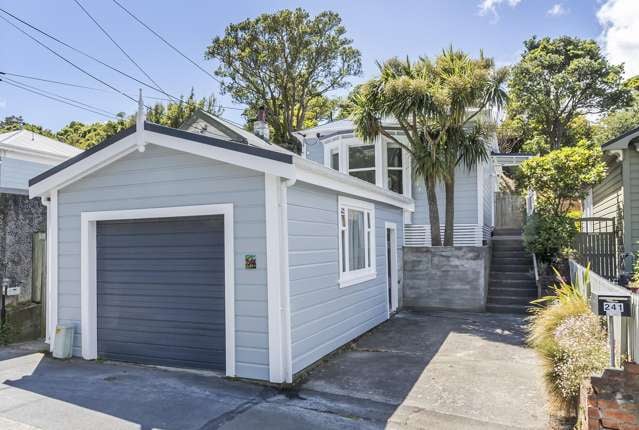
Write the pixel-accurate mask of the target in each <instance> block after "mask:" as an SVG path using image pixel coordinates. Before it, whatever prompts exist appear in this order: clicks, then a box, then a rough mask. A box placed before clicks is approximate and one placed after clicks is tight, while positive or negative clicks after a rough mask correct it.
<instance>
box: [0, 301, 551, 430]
mask: <svg viewBox="0 0 639 430" xmlns="http://www.w3.org/2000/svg"><path fill="white" fill-rule="evenodd" d="M523 329H524V327H523V320H522V318H521V317H517V316H504V315H493V314H460V313H428V314H418V313H412V312H402V313H400V314H398V315H396V316H395V317H393V318H392V319H391V320H389V321H388V322H386V323H384V324H382V325H381V326H379V327H377V328H376V329H374V330H372V331H371V332H370V333H368V334H366V335H364V336H362V337H361V338H359V339H358V340H357V341H356V342H355V343H354V344H353V347H352V348H351V349H348V350H345V351H343V352H340V353H337V354H336V355H334V356H333V357H331V358H330V359H328V360H326V361H325V362H324V363H322V364H321V365H319V366H318V367H317V368H315V369H314V370H312V371H311V372H310V373H309V374H308V375H306V377H305V379H304V380H303V381H302V382H301V383H300V384H299V386H298V388H297V389H296V390H292V391H287V392H280V391H277V390H275V389H274V388H270V387H264V386H260V385H254V384H249V383H244V382H239V381H231V380H227V379H224V378H220V377H215V376H203V375H202V374H196V373H186V372H178V371H167V370H162V369H157V368H151V367H144V366H136V365H128V364H116V363H100V362H86V361H82V360H77V359H73V360H69V361H58V360H53V359H50V358H47V357H45V356H43V355H42V354H29V355H17V356H12V355H11V354H8V355H7V357H9V358H6V359H3V358H2V357H3V355H2V350H0V360H2V361H0V378H1V379H0V382H2V384H1V385H0V419H7V420H11V421H12V422H18V423H22V424H25V425H28V426H31V427H27V428H38V429H44V430H50V429H54V430H55V429H64V430H72V429H91V430H99V429H142V430H147V429H149V430H150V429H156V428H157V429H180V430H186V429H194V430H196V429H200V430H209V429H218V428H220V429H246V428H259V429H271V428H273V429H296V430H297V429H307V428H309V429H311V428H317V429H333V428H335V429H362V428H364V429H379V428H385V427H386V428H425V429H438V430H439V429H443V430H445V429H518V428H521V429H524V428H525V429H533V428H534V429H537V428H538V429H542V428H546V425H545V423H546V420H545V418H546V412H545V410H544V398H543V395H542V390H541V386H540V381H541V378H540V375H539V369H538V366H537V362H536V359H535V356H534V353H533V352H532V351H531V350H529V349H527V348H525V347H523V336H524V332H523Z"/></svg>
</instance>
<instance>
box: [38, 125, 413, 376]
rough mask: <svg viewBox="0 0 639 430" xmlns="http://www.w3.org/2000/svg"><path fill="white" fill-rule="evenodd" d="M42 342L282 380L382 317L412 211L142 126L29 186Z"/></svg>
mask: <svg viewBox="0 0 639 430" xmlns="http://www.w3.org/2000/svg"><path fill="white" fill-rule="evenodd" d="M29 193H30V196H31V197H39V198H42V199H43V201H45V202H46V204H47V205H48V219H47V224H48V232H49V241H48V270H49V272H48V289H49V294H48V295H47V297H48V298H49V301H48V303H47V340H48V341H49V342H50V343H51V344H53V340H54V338H53V333H54V332H55V327H56V326H57V325H59V324H63V323H71V324H74V325H75V327H76V337H75V339H74V355H77V356H81V357H84V358H85V359H96V358H98V357H103V358H107V359H115V360H123V361H132V362H140V363H146V364H159V365H169V366H175V367H195V368H205V369H219V370H222V371H224V372H225V373H226V375H229V376H238V377H244V378H253V379H261V380H269V381H272V382H276V383H281V382H290V381H292V379H293V376H294V375H295V374H296V373H297V372H299V371H301V370H303V369H304V368H305V367H307V366H308V365H310V364H312V363H313V362H315V361H317V360H318V359H320V358H321V357H323V356H324V355H326V354H327V353H329V352H331V351H333V350H335V349H336V348H338V347H340V346H341V345H343V344H345V343H346V342H348V341H350V340H352V339H353V338H355V337H357V336H359V335H361V334H362V333H364V332H366V331H367V330H369V329H370V328H372V327H374V326H375V325H377V324H379V323H381V322H382V321H384V320H386V319H387V318H388V316H389V313H390V312H392V311H393V310H394V309H395V308H396V307H397V305H398V297H399V293H398V291H399V289H400V288H401V273H402V271H401V267H400V265H401V252H402V250H401V244H402V243H403V223H402V219H403V218H402V217H403V211H404V210H409V211H410V210H413V209H414V204H413V201H412V200H411V199H409V198H406V197H404V196H401V195H399V194H396V193H394V192H391V191H388V190H383V189H381V188H379V187H376V186H375V185H373V184H369V183H366V182H364V181H361V180H359V179H357V178H353V177H350V176H348V175H345V174H342V173H339V172H336V171H333V170H331V169H329V168H326V167H324V166H322V165H320V164H318V163H315V162H313V161H309V160H305V159H303V158H301V157H298V156H296V155H293V154H291V153H288V152H286V151H284V150H282V149H280V148H276V147H273V148H272V149H269V148H264V147H256V146H251V145H248V144H245V143H238V142H231V141H227V140H221V139H216V138H213V137H209V136H203V135H201V134H196V133H190V132H187V131H183V130H176V129H171V128H167V127H163V126H159V125H156V124H152V123H148V122H144V120H143V116H142V115H139V116H138V121H137V125H136V126H135V127H132V128H130V129H128V130H125V131H123V132H122V133H120V134H119V135H116V136H114V137H113V138H111V139H109V140H108V141H105V142H103V143H101V144H100V145H98V146H96V147H94V148H92V149H90V150H88V151H86V152H84V153H82V154H80V155H78V156H76V157H74V158H72V159H70V160H68V161H67V162H65V163H62V164H61V165H59V166H57V167H55V168H53V169H51V170H49V171H47V172H45V173H43V174H41V175H39V176H37V177H35V178H33V179H32V180H31V181H30V188H29Z"/></svg>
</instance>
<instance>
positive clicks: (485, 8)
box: [479, 0, 521, 20]
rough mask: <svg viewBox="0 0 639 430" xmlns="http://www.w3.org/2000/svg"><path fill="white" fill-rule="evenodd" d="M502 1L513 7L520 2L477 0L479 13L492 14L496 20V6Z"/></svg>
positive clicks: (516, 0)
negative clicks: (478, 0)
mask: <svg viewBox="0 0 639 430" xmlns="http://www.w3.org/2000/svg"><path fill="white" fill-rule="evenodd" d="M503 3H505V4H507V5H508V6H510V7H515V6H517V5H518V4H519V3H521V0H481V1H480V2H479V14H480V15H482V16H484V15H487V14H489V13H490V14H492V15H493V18H494V19H495V20H497V19H499V14H498V13H497V7H498V6H500V5H501V4H503Z"/></svg>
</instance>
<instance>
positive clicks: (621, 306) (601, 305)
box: [591, 292, 630, 317]
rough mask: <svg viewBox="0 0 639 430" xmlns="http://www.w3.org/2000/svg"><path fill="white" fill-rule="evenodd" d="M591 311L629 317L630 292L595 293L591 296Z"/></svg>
mask: <svg viewBox="0 0 639 430" xmlns="http://www.w3.org/2000/svg"><path fill="white" fill-rule="evenodd" d="M591 300H592V302H591V308H592V311H593V312H594V313H595V314H597V315H601V316H606V317H629V316H630V294H623V293H619V294H597V293H594V292H593V293H592V296H591Z"/></svg>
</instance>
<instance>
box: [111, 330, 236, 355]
mask: <svg viewBox="0 0 639 430" xmlns="http://www.w3.org/2000/svg"><path fill="white" fill-rule="evenodd" d="M109 342H120V343H134V344H136V343H137V344H140V345H142V344H147V345H156V346H165V347H167V348H173V347H178V348H199V349H205V350H209V351H220V349H223V348H220V347H219V345H221V344H223V342H224V336H219V335H215V336H212V335H208V336H207V335H202V336H200V335H191V334H184V333H158V332H157V331H156V330H153V331H131V330H109V329H106V330H103V332H102V340H101V343H103V344H104V343H109Z"/></svg>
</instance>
